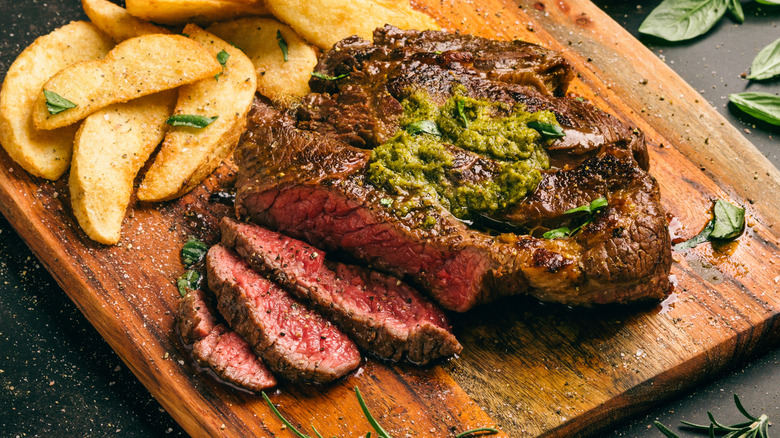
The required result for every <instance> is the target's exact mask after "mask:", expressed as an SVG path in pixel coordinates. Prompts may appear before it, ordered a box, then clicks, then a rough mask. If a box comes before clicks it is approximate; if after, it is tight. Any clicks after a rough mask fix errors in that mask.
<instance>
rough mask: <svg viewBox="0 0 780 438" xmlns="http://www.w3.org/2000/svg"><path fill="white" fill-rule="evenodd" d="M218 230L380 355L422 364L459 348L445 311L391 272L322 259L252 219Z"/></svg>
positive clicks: (257, 264) (317, 252) (243, 253)
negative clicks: (390, 274)
mask: <svg viewBox="0 0 780 438" xmlns="http://www.w3.org/2000/svg"><path fill="white" fill-rule="evenodd" d="M221 230H222V244H223V245H225V246H228V247H231V248H234V249H235V250H236V252H238V253H239V254H240V255H241V256H242V257H244V259H245V260H246V261H247V262H249V264H250V265H251V266H252V267H253V268H255V269H256V270H258V271H259V272H261V273H263V274H265V275H269V276H270V278H272V279H274V280H275V281H277V282H278V283H279V284H281V285H283V286H285V287H286V289H287V290H288V291H290V292H292V293H293V294H294V295H296V296H297V297H298V298H301V299H304V300H306V301H307V302H309V303H311V304H313V305H314V308H315V309H317V310H318V311H320V312H321V313H322V314H324V315H327V316H328V317H329V318H330V319H331V320H332V321H333V322H334V323H335V324H336V325H338V326H339V327H340V328H341V329H342V330H344V331H345V332H346V333H347V334H349V335H350V337H351V338H352V339H354V340H355V341H356V342H357V343H358V345H360V346H361V347H362V348H364V349H366V350H368V351H369V352H372V353H374V354H375V355H377V356H379V357H381V358H384V359H390V360H401V359H404V358H406V359H408V360H409V361H411V362H414V363H418V364H425V363H428V362H430V361H431V360H434V359H438V358H441V357H447V356H451V355H453V354H455V353H459V352H460V351H461V349H462V347H461V346H460V344H459V343H458V341H457V340H456V339H455V336H453V335H452V333H451V332H450V327H449V324H448V322H447V318H446V316H445V315H444V313H443V312H442V311H441V310H439V309H438V308H437V307H436V306H434V305H433V304H431V303H430V302H428V301H427V300H425V298H423V297H422V296H421V295H420V294H419V293H418V292H417V291H415V290H414V289H412V288H410V287H409V286H407V285H405V284H404V283H403V282H401V281H400V280H398V279H397V278H395V277H391V276H388V275H385V274H381V273H378V272H376V271H372V270H368V269H365V268H361V267H358V266H349V265H345V264H342V263H335V262H326V260H325V253H324V252H323V251H321V250H318V249H317V248H314V247H312V246H310V245H307V244H306V243H304V242H301V241H299V240H295V239H292V238H289V237H287V236H283V235H281V234H279V233H275V232H273V231H270V230H267V229H265V228H262V227H259V226H257V225H253V224H246V223H239V222H236V221H234V220H231V219H228V218H224V219H223V220H222V223H221Z"/></svg>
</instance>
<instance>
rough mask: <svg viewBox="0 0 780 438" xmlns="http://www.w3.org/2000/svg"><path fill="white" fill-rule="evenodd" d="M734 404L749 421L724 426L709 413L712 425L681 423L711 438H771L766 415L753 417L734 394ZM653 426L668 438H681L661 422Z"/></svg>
mask: <svg viewBox="0 0 780 438" xmlns="http://www.w3.org/2000/svg"><path fill="white" fill-rule="evenodd" d="M734 404H735V405H737V410H739V412H740V413H741V414H742V415H744V416H745V418H747V419H748V421H745V422H742V423H737V424H732V425H724V424H720V423H718V422H717V421H716V420H715V417H714V416H713V415H712V413H711V412H710V411H707V417H709V419H710V424H708V425H706V426H705V425H703V424H696V423H690V422H688V421H681V423H682V424H684V425H685V426H686V427H689V428H692V429H694V430H698V431H702V432H708V433H709V435H710V437H714V436H715V434H716V433H719V434H724V433H725V434H726V435H725V436H724V438H726V437H728V438H769V417H767V416H766V414H762V415H761V416H760V417H756V416H754V415H751V414H750V413H749V412H748V411H747V410H746V409H745V407H744V406H742V402H740V401H739V397H738V396H737V394H734ZM653 424H655V427H657V428H658V430H660V431H661V433H663V434H664V436H666V437H667V438H680V437H679V436H678V435H677V434H676V433H674V432H672V431H671V429H669V428H668V427H666V426H664V425H663V424H661V423H660V422H658V421H656V422H654V423H653Z"/></svg>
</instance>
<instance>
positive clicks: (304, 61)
mask: <svg viewBox="0 0 780 438" xmlns="http://www.w3.org/2000/svg"><path fill="white" fill-rule="evenodd" d="M208 30H209V32H211V33H213V34H215V35H217V36H218V37H220V38H222V39H223V40H225V41H228V42H229V43H231V44H234V45H236V46H237V47H238V48H240V49H241V50H243V51H244V53H246V55H247V56H248V57H249V59H251V60H252V64H254V65H255V69H256V70H257V91H258V92H260V94H262V95H263V96H266V97H268V98H270V99H272V100H275V101H277V102H284V101H285V100H287V98H289V97H291V96H292V97H302V96H304V95H306V94H307V93H308V92H309V91H310V90H309V79H310V78H311V72H312V70H314V67H315V66H316V65H317V53H316V52H315V50H314V48H313V47H312V46H310V45H309V44H308V43H306V41H304V40H303V38H301V37H300V36H299V35H298V34H296V33H295V31H293V30H292V29H290V28H289V27H288V26H287V25H286V24H284V23H281V22H279V21H277V20H275V19H273V18H260V17H250V18H240V19H237V20H233V21H226V22H222V23H215V24H213V25H211V26H210V27H209V29H208ZM277 32H279V34H280V35H281V36H282V38H283V39H284V44H286V46H287V61H285V60H284V54H283V52H282V49H281V47H280V40H279V39H278V38H277Z"/></svg>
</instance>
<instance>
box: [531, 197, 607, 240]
mask: <svg viewBox="0 0 780 438" xmlns="http://www.w3.org/2000/svg"><path fill="white" fill-rule="evenodd" d="M606 207H607V199H606V198H596V199H594V200H592V201H590V202H589V203H587V204H585V205H580V206H579V207H575V208H572V209H569V210H566V211H564V212H563V214H569V215H572V214H578V213H584V215H581V216H580V218H579V220H577V221H576V222H575V223H576V225H575V223H573V224H572V225H574V228H569V227H560V228H556V229H554V230H550V231H548V232H546V233H544V234H542V237H544V238H545V239H561V238H564V237H571V236H573V235H575V234H577V232H579V231H580V230H581V229H583V228H584V227H585V226H586V225H588V224H590V223H591V222H593V219H595V216H596V213H598V212H599V211H601V210H602V209H604V208H606Z"/></svg>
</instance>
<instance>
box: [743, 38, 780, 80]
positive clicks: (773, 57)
mask: <svg viewBox="0 0 780 438" xmlns="http://www.w3.org/2000/svg"><path fill="white" fill-rule="evenodd" d="M777 75H780V38H778V39H777V40H775V42H773V43H772V44H770V45H768V46H766V47H764V48H763V49H761V51H760V52H758V55H756V57H755V59H753V64H751V65H750V75H748V77H747V78H748V79H753V80H757V81H760V80H763V79H770V78H773V77H775V76H777Z"/></svg>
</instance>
